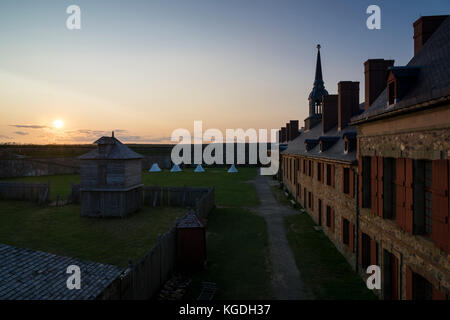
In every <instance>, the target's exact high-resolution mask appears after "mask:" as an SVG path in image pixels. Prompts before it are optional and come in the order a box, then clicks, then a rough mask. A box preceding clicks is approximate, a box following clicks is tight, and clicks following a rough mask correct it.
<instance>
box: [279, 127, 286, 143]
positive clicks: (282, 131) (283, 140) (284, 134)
mask: <svg viewBox="0 0 450 320" xmlns="http://www.w3.org/2000/svg"><path fill="white" fill-rule="evenodd" d="M280 142H286V127H281V138H280Z"/></svg>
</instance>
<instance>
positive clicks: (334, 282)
mask: <svg viewBox="0 0 450 320" xmlns="http://www.w3.org/2000/svg"><path fill="white" fill-rule="evenodd" d="M285 224H286V230H287V232H288V234H287V237H288V241H289V244H290V246H291V249H292V251H293V253H294V256H295V260H296V262H297V266H298V268H299V269H300V270H301V274H302V278H303V279H304V281H305V282H306V284H307V285H308V286H310V288H311V289H312V291H313V293H314V296H315V298H316V299H326V300H374V299H376V296H375V295H374V294H373V293H372V292H371V291H370V290H368V289H367V287H366V285H365V283H364V281H363V280H362V279H361V278H360V277H359V276H358V275H357V274H356V273H355V272H354V271H353V270H352V268H351V267H350V265H349V264H348V262H347V260H345V258H344V257H343V256H342V255H341V254H340V253H339V251H337V249H336V247H335V246H334V245H333V243H332V242H331V241H330V240H329V239H328V238H327V237H326V236H325V234H324V233H323V232H319V231H316V230H315V229H314V228H313V227H314V226H315V223H314V221H313V220H312V219H311V217H310V216H309V215H308V214H301V215H295V216H290V217H287V218H286V220H285Z"/></svg>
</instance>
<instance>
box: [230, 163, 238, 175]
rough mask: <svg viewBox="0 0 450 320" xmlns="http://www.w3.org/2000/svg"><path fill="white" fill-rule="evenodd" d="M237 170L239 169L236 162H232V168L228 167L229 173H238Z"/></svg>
mask: <svg viewBox="0 0 450 320" xmlns="http://www.w3.org/2000/svg"><path fill="white" fill-rule="evenodd" d="M236 172H238V169H236V167H235V166H234V164H232V165H231V167H230V169H228V173H236Z"/></svg>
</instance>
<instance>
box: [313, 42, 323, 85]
mask: <svg viewBox="0 0 450 320" xmlns="http://www.w3.org/2000/svg"><path fill="white" fill-rule="evenodd" d="M316 83H317V84H319V83H322V85H323V80H322V63H321V61H320V44H318V45H317V62H316V77H315V79H314V85H316Z"/></svg>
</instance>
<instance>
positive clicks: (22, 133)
mask: <svg viewBox="0 0 450 320" xmlns="http://www.w3.org/2000/svg"><path fill="white" fill-rule="evenodd" d="M14 133H15V134H18V135H20V136H27V135H28V132H23V131H15V132H14Z"/></svg>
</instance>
